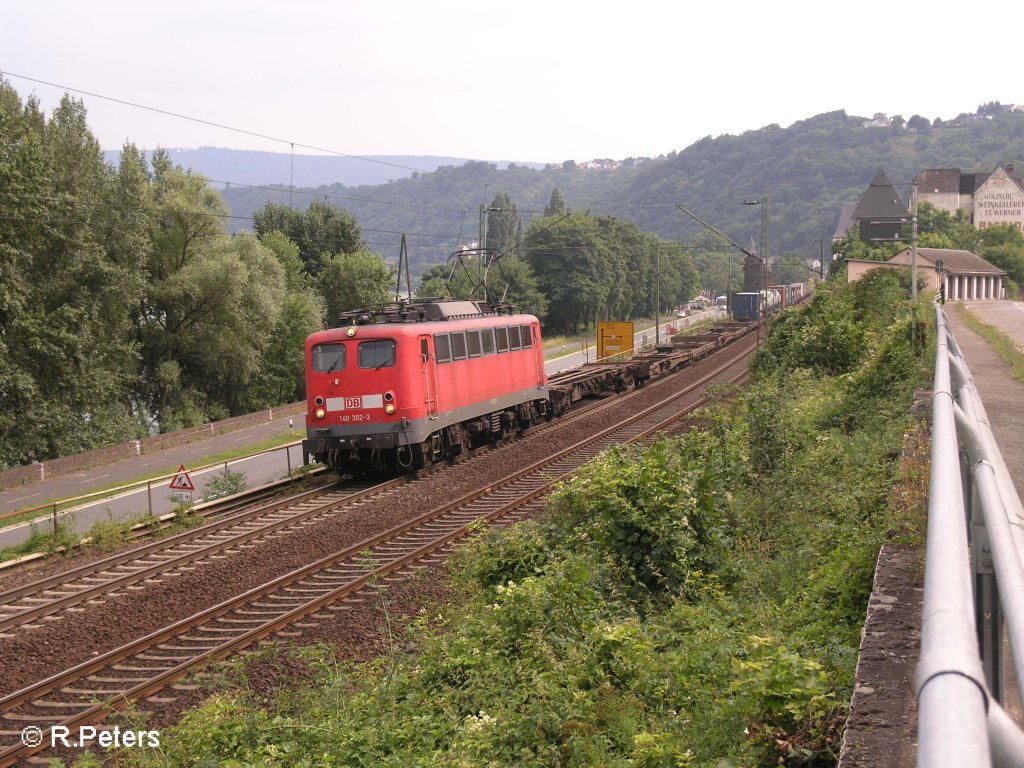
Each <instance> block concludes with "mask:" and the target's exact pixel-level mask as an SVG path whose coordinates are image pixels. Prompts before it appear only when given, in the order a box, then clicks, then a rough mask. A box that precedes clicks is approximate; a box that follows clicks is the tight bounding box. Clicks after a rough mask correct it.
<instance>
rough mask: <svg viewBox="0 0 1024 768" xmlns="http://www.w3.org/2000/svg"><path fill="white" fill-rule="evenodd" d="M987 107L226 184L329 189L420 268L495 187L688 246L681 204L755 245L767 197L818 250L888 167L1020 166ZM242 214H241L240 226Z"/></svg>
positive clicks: (323, 192) (247, 211) (1017, 118)
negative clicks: (650, 154) (405, 242)
mask: <svg viewBox="0 0 1024 768" xmlns="http://www.w3.org/2000/svg"><path fill="white" fill-rule="evenodd" d="M979 111H981V112H988V114H981V115H966V114H965V115H961V116H960V118H958V119H957V120H955V121H949V122H947V123H940V124H937V125H936V124H933V123H931V122H929V121H928V120H926V119H924V118H921V117H920V116H918V115H915V116H913V117H912V118H910V120H908V121H906V122H904V121H903V120H902V119H899V118H894V119H893V120H892V124H891V125H890V126H889V127H864V123H865V122H866V120H867V119H866V118H863V117H853V116H849V115H847V114H846V113H845V112H843V111H838V112H830V113H826V114H822V115H817V116H815V117H812V118H809V119H807V120H803V121H800V122H798V123H795V124H794V125H792V126H790V127H788V128H780V127H779V126H777V125H770V126H766V127H764V128H761V129H759V130H752V131H747V132H746V133H743V134H741V135H739V136H729V135H727V136H719V137H717V138H711V137H710V136H709V137H706V138H704V139H702V140H700V141H698V142H697V143H695V144H693V145H691V146H689V147H687V148H686V149H684V150H682V151H680V152H672V153H670V154H668V155H667V156H663V157H658V158H654V159H652V160H648V161H645V162H638V161H634V160H632V159H629V160H626V161H624V162H623V163H622V164H621V165H620V166H619V167H617V168H613V169H604V170H598V169H584V168H580V167H577V166H576V164H575V163H572V162H566V163H565V164H564V165H563V166H560V167H551V168H547V169H541V170H538V169H533V168H527V167H523V166H516V165H511V166H509V167H508V168H507V169H505V170H499V169H498V168H497V167H496V166H495V165H493V164H491V163H483V162H470V163H466V164H465V165H462V166H458V167H455V166H447V167H442V168H440V169H438V170H437V171H436V172H435V173H431V174H420V175H418V176H414V177H413V178H408V179H401V180H397V181H394V182H392V183H389V184H383V185H375V186H355V187H346V186H344V185H341V184H335V185H331V186H323V187H317V188H315V189H308V190H301V191H296V192H295V193H294V194H293V195H291V196H289V193H288V191H287V190H286V189H282V190H281V192H279V193H277V194H275V193H273V192H269V191H267V190H264V189H245V188H236V187H232V188H231V189H229V190H226V192H225V193H224V194H225V200H226V202H227V203H228V205H229V207H230V208H231V209H232V212H233V213H234V214H235V215H236V216H241V217H248V216H251V215H252V213H253V212H254V211H256V210H258V209H259V208H261V207H262V206H263V205H264V204H265V203H266V202H267V201H268V200H273V201H274V202H278V203H287V202H288V201H289V197H291V199H292V200H293V202H294V204H295V206H296V207H303V208H304V207H305V206H306V205H308V202H309V201H310V200H311V199H312V196H319V197H320V198H321V199H323V198H324V197H326V198H327V199H328V200H329V201H331V202H334V203H335V204H337V205H339V206H341V207H343V208H345V209H346V210H348V211H350V212H351V213H352V214H353V215H354V216H355V217H356V219H357V220H358V221H359V223H360V226H361V227H362V229H363V232H364V233H365V234H366V240H367V243H368V245H369V246H370V247H371V248H373V249H374V250H376V251H377V252H378V253H380V254H381V255H383V256H384V257H385V258H393V257H395V256H397V254H398V244H399V241H400V238H401V233H402V232H406V233H409V235H410V240H409V242H410V256H411V258H410V261H411V264H412V267H413V272H414V273H415V274H422V273H423V272H425V271H427V269H428V268H429V267H430V266H431V265H434V264H438V263H441V262H442V261H443V260H444V259H445V258H446V257H447V256H448V254H450V253H451V252H452V251H453V250H455V248H456V246H457V245H458V244H459V242H460V236H461V243H466V242H467V241H470V240H476V239H477V238H478V232H479V210H480V206H481V205H483V206H489V205H490V204H491V201H492V200H493V199H494V197H495V196H496V195H497V194H499V193H506V194H508V195H509V196H510V197H511V199H512V200H513V202H514V203H515V204H516V206H517V207H518V210H519V212H520V214H522V215H523V217H524V219H525V220H526V223H528V222H529V220H530V219H532V218H534V217H536V216H539V215H541V213H542V211H543V209H544V207H545V206H546V204H547V203H548V201H549V199H550V197H551V194H552V192H553V190H555V189H556V188H557V189H558V190H559V191H560V193H561V195H562V197H563V198H564V200H565V202H566V204H567V206H568V207H569V208H570V209H572V210H590V211H591V212H592V213H609V214H613V215H615V216H617V217H619V218H622V219H625V220H626V221H631V222H634V223H636V224H637V226H638V227H639V228H640V229H641V230H644V231H649V232H654V233H657V234H658V235H660V236H661V237H664V238H668V239H673V240H680V241H682V242H687V243H689V242H695V241H696V240H697V239H698V238H699V237H700V236H701V235H702V234H703V233H702V232H701V228H700V226H699V225H698V224H696V223H694V222H693V221H691V220H690V219H689V218H688V217H687V216H685V215H684V214H683V213H682V212H681V211H679V210H678V209H677V208H676V207H675V205H674V204H675V203H682V204H683V205H685V206H686V207H687V208H689V209H690V210H692V211H694V212H695V213H697V214H698V215H700V216H701V217H702V218H704V219H705V220H707V221H709V222H710V223H713V224H714V225H715V226H716V227H718V228H719V229H721V230H723V231H724V232H725V233H726V234H728V235H729V236H730V237H732V238H733V239H735V240H737V241H739V242H741V243H744V244H746V243H749V242H750V240H751V238H753V239H754V240H755V241H756V240H759V239H760V211H759V210H758V209H757V208H755V207H744V206H743V202H744V200H753V199H757V198H760V197H761V196H763V195H767V196H768V198H769V243H770V246H771V248H772V249H773V250H775V251H779V252H782V253H787V254H789V253H793V254H800V255H803V256H806V257H808V258H813V257H815V256H817V255H818V253H819V246H818V245H817V244H814V243H812V241H813V240H816V239H818V238H822V237H824V238H826V239H829V238H831V237H832V233H833V232H834V231H835V227H836V224H837V222H838V218H839V210H840V208H841V206H842V203H843V202H845V201H849V200H856V199H857V198H858V196H859V195H860V194H861V192H863V190H864V188H865V187H866V186H867V185H868V183H869V182H870V181H871V178H872V176H873V175H874V173H875V171H876V170H877V169H878V168H884V169H885V171H886V174H887V175H888V176H889V178H890V179H892V180H893V181H894V182H901V181H907V182H909V181H910V180H911V179H912V178H913V176H914V175H915V174H916V173H918V172H919V171H921V170H922V169H924V168H955V167H958V168H961V169H962V170H963V171H965V172H966V171H991V170H992V169H994V168H995V166H996V165H1003V164H1007V163H1015V164H1016V165H1017V167H1024V113H1020V112H1008V111H995V112H994V113H993V112H991V111H989V110H985V109H984V108H982V109H980V110H979ZM897 188H898V189H900V188H899V187H897ZM904 189H905V188H904ZM245 225H246V221H245V219H244V218H243V219H242V220H240V221H238V222H237V224H236V226H238V227H240V228H241V227H244V226H245Z"/></svg>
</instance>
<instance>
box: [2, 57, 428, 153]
mask: <svg viewBox="0 0 1024 768" xmlns="http://www.w3.org/2000/svg"><path fill="white" fill-rule="evenodd" d="M0 75H6V76H7V77H16V78H18V79H20V80H28V81H29V82H31V83H39V84H40V85H48V86H50V87H51V88H62V89H64V90H65V91H70V92H71V93H79V94H82V95H84V96H91V97H92V98H94V99H103V100H104V101H111V102H114V103H115V104H123V105H124V106H127V107H133V108H135V109H144V110H146V111H148V112H155V113H156V114H159V115H167V116H168V117H175V118H177V119H179V120H188V121H189V122H193V123H200V124H201V125H209V126H212V127H214V128H223V129H224V130H226V131H234V132H235V133H242V134H245V135H246V136H254V137H256V138H258V139H266V140H267V141H276V142H278V143H279V144H287V145H289V146H290V147H300V148H302V149H311V150H313V151H314V152H323V153H325V154H328V155H338V156H339V157H348V158H351V159H353V160H365V161H366V162H368V163H377V164H378V165H387V166H391V167H392V168H401V169H402V170H405V171H416V172H417V173H433V171H428V170H424V169H423V168H413V167H411V166H408V165H401V164H399V163H389V162H387V161H386V160H377V159H375V158H372V157H363V156H362V155H350V154H348V153H346V152H339V151H337V150H334V149H325V148H323V147H315V146H312V145H310V144H301V143H299V142H297V141H291V140H290V139H281V138H278V137H277V136H268V135H267V134H265V133H259V132H257V131H250V130H247V129H245V128H235V127H234V126H231V125H224V124H223V123H215V122H213V121H212V120H204V119H202V118H199V117H190V116H189V115H182V114H179V113H177V112H171V111H169V110H166V109H159V108H157V107H149V106H146V105H145V104H137V103H135V102H132V101H126V100H125V99H118V98H114V97H113V96H104V95H103V94H100V93H93V92H91V91H85V90H82V89H81V88H72V87H71V86H68V85H61V84H60V83H51V82H49V81H47V80H40V79H38V78H35V77H28V76H27V75H19V74H17V73H15V72H10V71H8V70H0Z"/></svg>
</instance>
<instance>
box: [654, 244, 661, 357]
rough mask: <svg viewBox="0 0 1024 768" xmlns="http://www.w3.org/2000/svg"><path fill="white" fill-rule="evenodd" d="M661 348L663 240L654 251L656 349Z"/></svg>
mask: <svg viewBox="0 0 1024 768" xmlns="http://www.w3.org/2000/svg"><path fill="white" fill-rule="evenodd" d="M659 346H661V240H659V241H658V245H657V246H656V247H655V249H654V347H655V349H657V348H658V347H659Z"/></svg>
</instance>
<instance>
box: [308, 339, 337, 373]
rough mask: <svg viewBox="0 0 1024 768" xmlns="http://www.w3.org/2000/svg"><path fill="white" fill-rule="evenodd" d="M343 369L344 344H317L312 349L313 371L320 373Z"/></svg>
mask: <svg viewBox="0 0 1024 768" xmlns="http://www.w3.org/2000/svg"><path fill="white" fill-rule="evenodd" d="M344 368H345V345H344V344H317V345H315V346H314V347H313V370H314V371H319V372H320V373H330V372H331V371H341V370H344Z"/></svg>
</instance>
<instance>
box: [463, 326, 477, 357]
mask: <svg viewBox="0 0 1024 768" xmlns="http://www.w3.org/2000/svg"><path fill="white" fill-rule="evenodd" d="M466 347H467V348H468V349H469V356H470V357H480V331H466Z"/></svg>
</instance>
